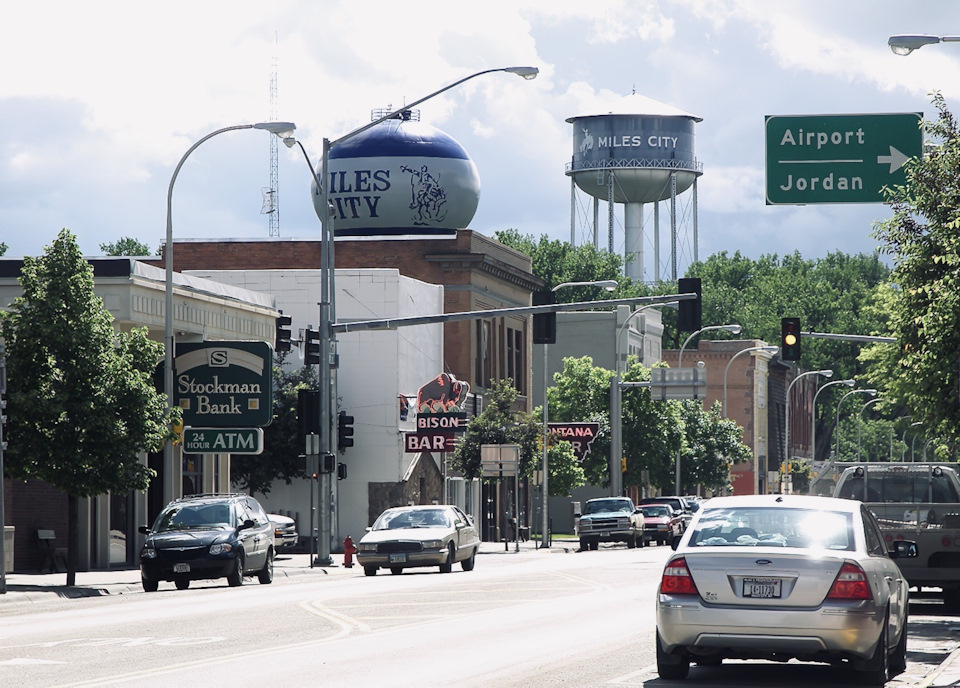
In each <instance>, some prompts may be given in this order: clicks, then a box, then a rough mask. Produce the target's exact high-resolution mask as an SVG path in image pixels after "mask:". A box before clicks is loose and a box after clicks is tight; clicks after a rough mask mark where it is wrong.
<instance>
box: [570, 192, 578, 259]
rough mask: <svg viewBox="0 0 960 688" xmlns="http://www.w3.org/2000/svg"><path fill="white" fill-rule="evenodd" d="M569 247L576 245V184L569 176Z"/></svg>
mask: <svg viewBox="0 0 960 688" xmlns="http://www.w3.org/2000/svg"><path fill="white" fill-rule="evenodd" d="M570 245H571V246H576V245H577V182H576V181H574V179H573V175H570Z"/></svg>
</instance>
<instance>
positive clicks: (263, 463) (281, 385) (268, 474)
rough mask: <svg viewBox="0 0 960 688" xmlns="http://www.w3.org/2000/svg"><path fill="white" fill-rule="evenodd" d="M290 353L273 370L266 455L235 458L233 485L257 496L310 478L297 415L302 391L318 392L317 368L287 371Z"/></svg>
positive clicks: (264, 450)
mask: <svg viewBox="0 0 960 688" xmlns="http://www.w3.org/2000/svg"><path fill="white" fill-rule="evenodd" d="M286 357H287V354H286V353H281V354H279V355H278V356H277V357H276V359H275V360H274V366H273V421H272V422H271V423H270V425H268V426H266V427H265V428H264V429H263V451H262V452H261V453H260V454H258V455H256V456H245V455H241V454H235V455H234V456H233V458H232V459H231V460H230V481H231V482H232V483H233V484H234V485H236V486H237V487H239V488H240V489H241V490H244V491H246V492H248V493H249V494H251V495H253V494H256V493H258V492H259V493H260V494H263V495H266V494H269V493H270V490H271V488H272V487H273V482H274V481H275V480H283V481H284V482H285V483H286V484H287V485H289V484H290V483H291V482H293V480H295V479H298V478H306V477H307V475H306V471H305V469H304V463H303V459H301V458H300V455H301V454H302V453H303V451H304V447H303V445H302V444H301V436H300V419H299V417H298V415H297V410H298V409H297V404H298V396H299V391H300V390H301V389H316V388H317V372H316V368H314V367H313V366H301V367H299V368H286V367H284V361H285V359H286Z"/></svg>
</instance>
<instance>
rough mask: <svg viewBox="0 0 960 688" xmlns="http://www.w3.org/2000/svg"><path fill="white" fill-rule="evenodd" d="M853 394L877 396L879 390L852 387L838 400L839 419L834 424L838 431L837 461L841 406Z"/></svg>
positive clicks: (836, 455) (836, 431) (835, 430)
mask: <svg viewBox="0 0 960 688" xmlns="http://www.w3.org/2000/svg"><path fill="white" fill-rule="evenodd" d="M851 394H869V395H870V396H872V397H875V396H877V390H875V389H852V390H850V391H849V392H847V393H846V394H844V395H843V396H842V397H840V401H838V402H837V421H836V424H835V425H834V429H833V431H834V432H835V433H837V451H836V454H835V457H836V459H837V461H839V460H840V406H841V405H842V404H843V400H844V399H846V398H847V397H848V396H850V395H851Z"/></svg>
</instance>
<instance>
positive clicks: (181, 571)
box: [140, 494, 274, 592]
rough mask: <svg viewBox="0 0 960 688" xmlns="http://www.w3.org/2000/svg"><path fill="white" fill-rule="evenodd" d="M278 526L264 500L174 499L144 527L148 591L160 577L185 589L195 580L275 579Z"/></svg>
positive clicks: (234, 582)
mask: <svg viewBox="0 0 960 688" xmlns="http://www.w3.org/2000/svg"><path fill="white" fill-rule="evenodd" d="M273 531H274V526H273V524H272V523H271V522H270V519H269V518H268V517H267V514H266V512H265V511H264V510H263V507H262V506H260V503H259V502H258V501H257V500H256V499H254V498H253V497H249V496H247V495H244V494H206V495H191V496H189V497H183V498H181V499H175V500H174V501H172V502H170V503H169V504H167V506H166V507H165V508H164V509H163V511H161V512H160V515H159V516H157V520H156V521H154V524H153V527H152V528H148V527H147V526H140V532H141V533H143V534H144V535H146V536H147V541H146V542H145V543H144V545H143V549H141V550H140V578H141V580H142V582H143V589H144V590H145V591H146V592H154V591H156V589H157V588H158V587H159V583H160V581H172V582H173V583H175V584H176V586H177V589H178V590H185V589H186V588H187V587H189V585H190V581H192V580H201V579H207V578H224V577H225V578H226V579H227V583H228V584H229V585H231V586H235V585H243V578H244V576H253V575H256V576H257V578H258V579H259V580H260V582H261V583H271V582H273V554H274V550H273V548H274V540H273V538H274V532H273Z"/></svg>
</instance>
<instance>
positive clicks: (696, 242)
mask: <svg viewBox="0 0 960 688" xmlns="http://www.w3.org/2000/svg"><path fill="white" fill-rule="evenodd" d="M693 262H694V263H699V262H700V236H699V234H698V232H697V178H696V177H694V178H693Z"/></svg>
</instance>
